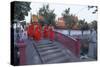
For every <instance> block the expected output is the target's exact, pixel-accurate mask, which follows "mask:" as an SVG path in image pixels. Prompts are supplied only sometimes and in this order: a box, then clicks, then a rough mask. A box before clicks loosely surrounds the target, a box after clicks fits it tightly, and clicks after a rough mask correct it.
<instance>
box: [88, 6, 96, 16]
mask: <svg viewBox="0 0 100 67" xmlns="http://www.w3.org/2000/svg"><path fill="white" fill-rule="evenodd" d="M90 9H95V10H94V11H93V12H92V13H93V14H95V13H97V12H98V7H97V6H88V10H90Z"/></svg>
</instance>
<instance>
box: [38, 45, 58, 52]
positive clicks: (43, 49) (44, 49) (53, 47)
mask: <svg viewBox="0 0 100 67" xmlns="http://www.w3.org/2000/svg"><path fill="white" fill-rule="evenodd" d="M57 48H58V47H57V46H52V47H44V48H38V50H39V52H44V51H47V50H54V49H57Z"/></svg>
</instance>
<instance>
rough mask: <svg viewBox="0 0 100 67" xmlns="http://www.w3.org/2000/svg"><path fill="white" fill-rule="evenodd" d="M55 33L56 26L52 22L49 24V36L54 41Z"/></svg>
mask: <svg viewBox="0 0 100 67" xmlns="http://www.w3.org/2000/svg"><path fill="white" fill-rule="evenodd" d="M54 37H55V33H54V27H53V26H52V25H51V24H50V26H49V38H50V40H51V41H54Z"/></svg>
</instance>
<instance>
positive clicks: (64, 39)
mask: <svg viewBox="0 0 100 67" xmlns="http://www.w3.org/2000/svg"><path fill="white" fill-rule="evenodd" d="M55 40H56V41H58V42H60V43H62V44H63V46H64V47H66V48H68V49H69V50H70V51H71V52H72V53H73V54H74V55H75V56H76V57H80V41H79V39H74V38H71V37H69V36H66V35H64V34H62V33H59V32H55Z"/></svg>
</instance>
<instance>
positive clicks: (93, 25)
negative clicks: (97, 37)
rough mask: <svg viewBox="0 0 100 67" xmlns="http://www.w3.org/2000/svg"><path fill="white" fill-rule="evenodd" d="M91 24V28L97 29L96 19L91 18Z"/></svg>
mask: <svg viewBox="0 0 100 67" xmlns="http://www.w3.org/2000/svg"><path fill="white" fill-rule="evenodd" d="M91 25H92V28H93V29H94V30H96V31H97V21H96V20H93V21H92V22H91Z"/></svg>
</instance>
